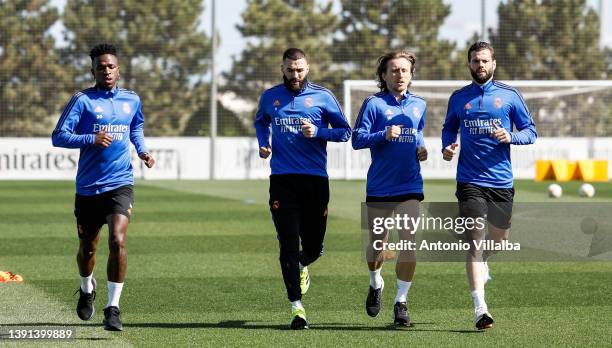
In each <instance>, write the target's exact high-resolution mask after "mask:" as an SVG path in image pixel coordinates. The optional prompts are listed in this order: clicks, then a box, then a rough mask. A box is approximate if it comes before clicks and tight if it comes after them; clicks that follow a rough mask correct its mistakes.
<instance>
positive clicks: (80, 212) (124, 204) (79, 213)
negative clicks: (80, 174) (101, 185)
mask: <svg viewBox="0 0 612 348" xmlns="http://www.w3.org/2000/svg"><path fill="white" fill-rule="evenodd" d="M133 204H134V190H133V186H132V185H125V186H121V187H119V188H116V189H114V190H111V191H107V192H104V193H101V194H99V195H95V196H82V195H79V194H77V195H75V199H74V216H76V219H77V225H79V226H82V228H79V238H87V237H90V236H86V235H85V234H84V233H82V231H87V232H91V231H97V230H99V229H100V227H102V225H104V224H106V218H107V217H108V216H109V215H113V214H122V215H125V216H127V217H128V219H129V218H130V216H131V215H132V205H133Z"/></svg>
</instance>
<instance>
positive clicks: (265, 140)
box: [253, 95, 272, 158]
mask: <svg viewBox="0 0 612 348" xmlns="http://www.w3.org/2000/svg"><path fill="white" fill-rule="evenodd" d="M263 100H264V96H263V95H262V96H261V97H260V98H259V106H258V107H257V113H256V114H255V122H253V126H254V127H255V134H256V135H257V142H258V143H259V157H261V158H267V157H268V156H270V154H271V153H272V148H271V147H270V123H272V120H271V118H270V116H269V115H268V114H267V113H266V111H265V107H264V102H263Z"/></svg>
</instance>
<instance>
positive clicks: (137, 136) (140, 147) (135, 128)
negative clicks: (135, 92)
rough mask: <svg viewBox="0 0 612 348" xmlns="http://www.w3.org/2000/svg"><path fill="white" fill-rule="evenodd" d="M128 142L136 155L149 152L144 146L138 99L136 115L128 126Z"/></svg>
mask: <svg viewBox="0 0 612 348" xmlns="http://www.w3.org/2000/svg"><path fill="white" fill-rule="evenodd" d="M130 141H131V142H132V144H134V146H135V147H136V152H137V153H138V155H140V154H143V153H145V152H149V150H148V149H147V146H146V144H145V138H144V115H143V114H142V104H141V102H140V99H139V100H138V108H137V109H136V114H135V115H134V118H133V119H132V123H131V124H130Z"/></svg>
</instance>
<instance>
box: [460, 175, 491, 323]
mask: <svg viewBox="0 0 612 348" xmlns="http://www.w3.org/2000/svg"><path fill="white" fill-rule="evenodd" d="M456 196H457V199H458V200H459V212H460V214H461V216H462V217H464V218H468V217H469V218H473V219H478V218H479V219H483V218H484V217H485V216H486V215H487V202H486V199H487V197H486V195H485V194H484V193H483V189H482V188H481V187H479V186H476V185H472V184H461V183H458V184H457V193H456ZM478 227H479V226H478V225H477V224H476V225H475V226H474V228H473V229H469V230H467V231H466V237H467V242H468V243H469V244H470V250H469V251H468V253H467V255H466V264H465V269H466V274H467V279H468V284H469V286H470V292H471V295H472V301H473V302H474V313H475V315H476V327H477V328H478V329H486V328H490V327H492V325H493V318H492V317H491V315H490V314H489V312H488V307H487V304H486V302H485V289H484V286H485V279H484V276H485V265H484V262H483V250H482V248H477V245H478V243H479V242H481V241H484V240H485V236H486V230H485V229H482V228H478Z"/></svg>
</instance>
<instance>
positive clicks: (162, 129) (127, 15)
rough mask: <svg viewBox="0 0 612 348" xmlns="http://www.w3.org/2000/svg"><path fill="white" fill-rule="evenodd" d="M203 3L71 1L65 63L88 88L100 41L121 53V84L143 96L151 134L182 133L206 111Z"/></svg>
mask: <svg viewBox="0 0 612 348" xmlns="http://www.w3.org/2000/svg"><path fill="white" fill-rule="evenodd" d="M202 11H203V2H202V1H201V0H122V1H120V0H107V1H96V0H68V3H67V5H66V8H65V11H64V15H63V22H64V24H65V26H66V28H67V29H68V32H67V33H66V38H67V40H68V41H69V43H70V45H69V47H68V49H67V50H66V52H65V56H64V58H65V60H66V64H67V65H72V68H74V69H76V71H78V72H79V74H80V75H78V78H77V79H76V81H77V82H78V83H80V84H81V87H85V86H84V85H85V81H89V82H91V81H92V78H91V74H90V73H89V68H90V66H91V61H90V60H89V57H88V53H89V50H90V49H91V47H93V46H94V45H96V44H98V43H101V42H110V43H114V44H115V45H116V46H117V48H118V50H119V65H120V66H121V80H120V81H119V84H120V85H121V86H122V87H124V88H127V89H131V90H134V91H136V92H137V93H138V94H139V95H140V97H141V98H142V103H143V110H144V114H145V117H146V120H147V124H148V126H147V127H146V129H145V132H146V134H147V135H180V134H182V133H183V132H184V130H185V127H186V125H187V124H188V122H189V120H190V118H191V117H192V116H193V115H194V113H195V112H196V111H197V110H199V109H200V108H202V106H203V103H204V102H205V99H206V96H205V95H204V91H205V90H204V82H203V79H204V75H205V73H206V72H207V70H208V63H209V61H210V42H209V41H210V40H209V38H208V37H207V36H206V35H205V34H204V33H203V32H201V31H200V30H199V29H198V25H199V20H198V18H199V16H200V14H201V13H202Z"/></svg>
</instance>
